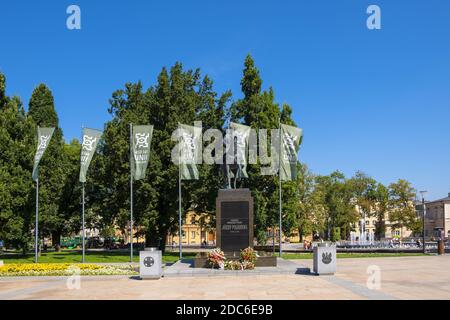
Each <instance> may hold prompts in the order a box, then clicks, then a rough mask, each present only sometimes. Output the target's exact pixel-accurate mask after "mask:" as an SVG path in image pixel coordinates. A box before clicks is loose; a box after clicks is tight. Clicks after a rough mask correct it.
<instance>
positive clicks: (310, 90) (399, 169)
mask: <svg viewBox="0 0 450 320" xmlns="http://www.w3.org/2000/svg"><path fill="white" fill-rule="evenodd" d="M280 3H281V2H279V1H277V2H276V1H261V0H260V1H234V0H233V1H231V0H227V1H224V0H221V1H207V0H201V1H193V0H192V1H144V0H142V1H138V0H130V1H122V0H121V1H106V0H94V1H93V0H90V1H87V0H83V1H80V0H72V1H63V0H59V1H45V2H44V1H34V2H33V3H30V1H23V0H16V1H8V2H6V1H3V2H2V4H1V5H0V43H1V45H0V71H2V72H3V73H5V75H6V77H7V93H8V94H9V95H19V96H20V97H21V98H22V100H23V101H24V103H25V105H27V104H28V100H29V98H30V95H31V92H32V91H33V88H34V87H35V86H36V85H38V84H39V83H41V82H44V83H46V84H47V85H48V86H49V87H50V88H51V89H52V91H53V94H54V97H55V103H56V109H57V112H58V115H59V118H60V125H61V127H62V129H63V131H64V135H65V138H66V139H67V140H70V139H72V138H75V137H79V136H80V127H81V125H82V124H84V125H85V126H89V127H94V128H100V129H101V128H102V127H103V124H104V123H105V122H106V121H108V120H109V119H110V116H109V115H108V113H107V108H108V99H109V98H110V96H111V94H112V92H113V91H114V90H116V89H119V88H122V87H123V85H124V83H126V82H130V81H131V82H134V81H137V80H142V81H143V83H144V84H145V86H146V87H147V86H150V85H152V84H153V83H154V82H155V80H156V76H157V74H158V72H159V71H160V69H161V67H162V66H170V65H172V64H173V63H174V62H175V61H181V62H183V64H184V65H185V67H187V68H197V67H199V68H201V70H202V72H203V73H204V74H208V75H210V76H211V77H212V79H213V80H214V82H215V89H216V90H217V91H219V92H221V91H225V90H227V89H231V90H232V91H233V98H234V99H238V98H239V97H241V93H240V86H239V81H240V78H241V76H242V67H243V60H244V58H245V56H246V55H247V54H248V53H251V54H252V55H253V57H254V59H255V61H256V64H257V66H258V67H259V68H260V72H261V76H262V78H263V81H264V82H263V87H264V88H268V87H269V86H272V87H273V88H274V91H275V95H276V100H277V101H278V102H280V103H282V102H286V103H289V104H290V105H291V106H292V107H293V109H294V118H295V120H296V122H297V124H298V125H299V126H300V127H302V128H303V129H304V133H305V138H304V143H303V146H302V149H301V152H300V158H301V160H302V161H304V162H306V163H307V164H308V165H309V167H310V168H311V170H312V171H314V172H315V173H318V174H328V173H330V172H331V171H333V170H335V169H339V170H341V171H342V172H344V173H345V174H346V175H347V176H351V175H352V174H354V172H355V171H356V170H362V171H364V172H366V173H367V174H369V175H372V176H373V177H374V178H376V179H378V180H380V181H382V182H383V183H390V182H393V181H395V180H397V179H399V178H405V179H408V180H410V181H411V182H412V183H413V184H414V186H415V187H416V188H417V189H419V190H422V189H426V190H428V191H429V195H428V196H429V198H441V197H444V196H446V195H447V193H448V192H450V168H449V163H450V139H449V138H450V125H449V120H450V41H449V39H450V2H449V1H447V0H427V1H425V0H408V1H406V0H396V1H381V0H371V1H364V0H341V1H332V0H329V1H323V0H319V1H294V0H291V1H283V2H282V3H283V4H282V5H281V4H280ZM70 4H76V5H79V6H80V8H81V23H82V29H81V30H75V31H70V30H68V29H67V28H66V19H67V17H68V15H67V14H66V8H67V7H68V6H69V5H70ZM370 4H377V5H379V6H380V7H381V13H382V29H381V30H372V31H371V30H368V29H367V28H366V19H367V17H368V15H367V14H366V9H367V7H368V5H370Z"/></svg>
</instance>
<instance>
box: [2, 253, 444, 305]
mask: <svg viewBox="0 0 450 320" xmlns="http://www.w3.org/2000/svg"><path fill="white" fill-rule="evenodd" d="M292 263H294V264H297V265H298V268H299V270H305V268H312V260H292ZM374 270H375V273H373V271H374ZM368 278H369V280H373V279H375V282H374V281H369V286H368V285H367V280H368ZM67 279H68V278H67V277H40V278H38V277H14V278H0V299H87V300H94V299H180V300H189V299H238V300H245V299H264V300H266V299H267V300H274V299H364V300H366V299H450V255H443V256H417V257H395V258H394V257H392V258H358V259H341V260H338V272H337V273H336V274H335V275H334V276H315V275H310V274H307V273H305V272H298V273H297V274H295V273H288V272H284V273H280V274H275V273H270V272H267V273H264V272H260V273H257V274H255V275H253V274H251V273H248V274H246V275H240V276H236V275H214V276H211V275H210V276H205V275H203V276H195V275H189V276H179V277H177V276H171V277H166V278H163V279H161V280H138V279H137V278H136V277H130V276H96V277H81V280H80V288H79V289H76V288H75V289H74V288H72V289H69V288H68V286H67ZM378 279H379V280H380V281H379V284H380V286H379V289H377V285H376V284H377V283H378V282H377V280H378ZM374 284H375V285H374Z"/></svg>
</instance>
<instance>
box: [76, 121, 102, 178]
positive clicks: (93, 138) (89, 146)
mask: <svg viewBox="0 0 450 320" xmlns="http://www.w3.org/2000/svg"><path fill="white" fill-rule="evenodd" d="M101 136H102V132H101V131H99V130H95V129H89V128H83V144H82V145H81V167H80V182H86V174H87V170H88V168H89V164H90V163H91V160H92V157H93V156H94V153H95V149H96V148H97V145H98V142H99V140H100V138H101Z"/></svg>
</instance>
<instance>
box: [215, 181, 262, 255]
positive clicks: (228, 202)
mask: <svg viewBox="0 0 450 320" xmlns="http://www.w3.org/2000/svg"><path fill="white" fill-rule="evenodd" d="M216 243H217V247H218V248H220V249H221V250H222V251H223V252H224V253H225V254H227V255H229V256H239V253H240V250H242V249H245V248H248V247H251V248H253V197H252V194H251V192H250V190H249V189H221V190H219V194H218V196H217V199H216Z"/></svg>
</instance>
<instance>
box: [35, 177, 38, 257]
mask: <svg viewBox="0 0 450 320" xmlns="http://www.w3.org/2000/svg"><path fill="white" fill-rule="evenodd" d="M38 228H39V179H36V223H35V227H34V229H35V230H34V232H35V238H34V262H35V263H38V254H39V236H38V234H39V232H38V231H39V230H38Z"/></svg>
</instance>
